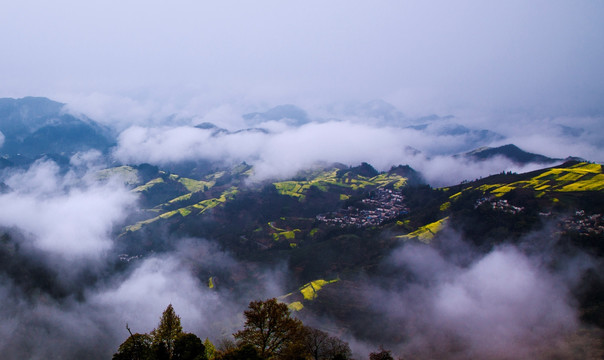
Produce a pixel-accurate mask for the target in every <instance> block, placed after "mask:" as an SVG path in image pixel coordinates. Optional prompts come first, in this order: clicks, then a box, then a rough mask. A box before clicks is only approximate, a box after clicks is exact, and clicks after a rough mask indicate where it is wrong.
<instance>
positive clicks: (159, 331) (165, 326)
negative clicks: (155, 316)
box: [151, 304, 182, 359]
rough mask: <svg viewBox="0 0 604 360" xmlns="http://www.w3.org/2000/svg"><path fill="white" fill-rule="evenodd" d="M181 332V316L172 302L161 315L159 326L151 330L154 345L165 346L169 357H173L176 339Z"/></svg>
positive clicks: (159, 347) (156, 346)
mask: <svg viewBox="0 0 604 360" xmlns="http://www.w3.org/2000/svg"><path fill="white" fill-rule="evenodd" d="M181 333H182V326H181V325H180V316H178V315H176V313H175V312H174V308H173V307H172V304H170V305H168V307H167V308H166V310H164V312H163V314H162V315H161V318H160V319H159V324H158V325H157V328H155V329H154V330H153V331H151V336H152V337H153V345H154V346H155V348H157V349H161V348H162V347H163V348H164V349H165V351H166V352H167V355H168V358H169V359H171V358H172V353H173V351H174V341H176V338H177V337H178V335H180V334H181Z"/></svg>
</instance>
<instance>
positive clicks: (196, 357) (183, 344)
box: [172, 333, 206, 360]
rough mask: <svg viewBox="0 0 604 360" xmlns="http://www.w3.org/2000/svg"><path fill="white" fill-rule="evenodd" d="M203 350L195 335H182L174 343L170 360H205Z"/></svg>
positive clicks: (203, 347) (199, 340)
mask: <svg viewBox="0 0 604 360" xmlns="http://www.w3.org/2000/svg"><path fill="white" fill-rule="evenodd" d="M205 350H206V349H205V346H203V343H202V342H201V339H200V338H199V337H197V335H195V334H190V333H182V334H180V335H178V336H177V337H176V340H175V341H174V350H173V353H172V360H206V352H205Z"/></svg>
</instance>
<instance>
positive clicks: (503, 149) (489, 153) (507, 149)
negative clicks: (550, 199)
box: [463, 144, 561, 164]
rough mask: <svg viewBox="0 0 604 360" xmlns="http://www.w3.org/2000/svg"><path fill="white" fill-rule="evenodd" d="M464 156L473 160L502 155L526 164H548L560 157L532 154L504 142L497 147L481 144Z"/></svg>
mask: <svg viewBox="0 0 604 360" xmlns="http://www.w3.org/2000/svg"><path fill="white" fill-rule="evenodd" d="M463 156H464V157H465V158H470V159H473V160H478V161H484V160H488V159H491V158H493V157H495V156H503V157H505V158H508V159H510V160H511V161H513V162H515V163H517V164H528V163H541V164H548V163H553V162H556V161H560V160H561V159H553V158H550V157H547V156H544V155H540V154H533V153H530V152H526V151H524V150H522V149H520V148H519V147H518V146H516V145H514V144H506V145H502V146H498V147H487V146H483V147H480V148H477V149H475V150H472V151H470V152H467V153H465V154H463Z"/></svg>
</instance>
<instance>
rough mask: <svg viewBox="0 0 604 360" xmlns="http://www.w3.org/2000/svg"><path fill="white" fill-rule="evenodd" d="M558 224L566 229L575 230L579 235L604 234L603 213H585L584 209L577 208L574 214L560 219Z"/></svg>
mask: <svg viewBox="0 0 604 360" xmlns="http://www.w3.org/2000/svg"><path fill="white" fill-rule="evenodd" d="M560 226H561V227H562V228H563V229H564V230H566V231H572V232H577V233H579V234H581V235H602V234H604V215H602V214H593V215H585V211H583V210H578V211H576V212H575V215H574V216H571V217H568V218H566V219H564V220H562V221H561V222H560Z"/></svg>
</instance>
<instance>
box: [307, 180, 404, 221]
mask: <svg viewBox="0 0 604 360" xmlns="http://www.w3.org/2000/svg"><path fill="white" fill-rule="evenodd" d="M403 200H404V197H403V195H401V194H399V193H398V192H396V191H393V190H391V189H377V190H375V191H373V192H371V193H370V196H369V198H367V199H363V200H361V203H362V205H361V207H362V209H361V208H358V207H354V206H349V207H348V208H346V209H342V210H340V211H338V212H335V213H329V214H319V215H317V220H319V221H321V222H324V223H326V224H331V225H338V226H340V227H348V226H356V227H359V228H361V227H367V226H376V225H381V224H382V223H383V222H384V221H387V220H391V219H394V218H396V217H397V216H400V215H403V214H407V213H409V209H408V208H407V207H406V206H405V205H404V203H403Z"/></svg>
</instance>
